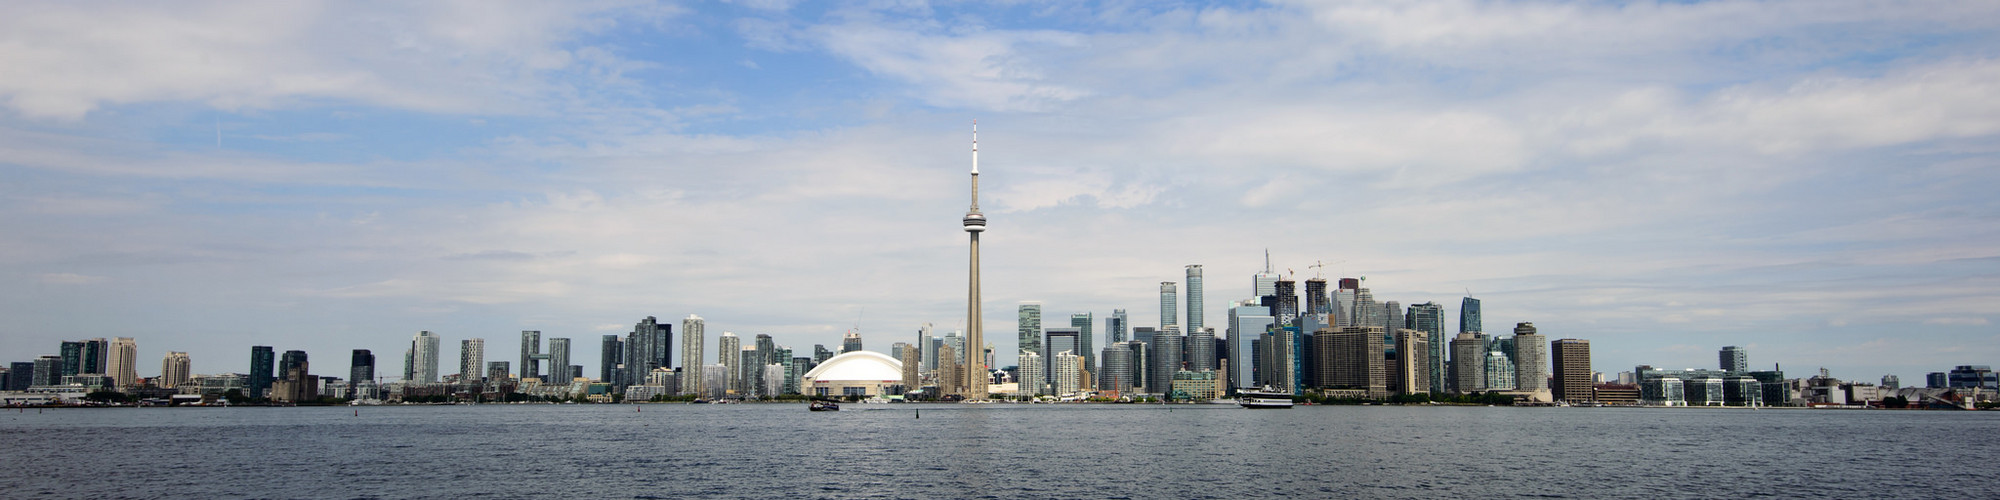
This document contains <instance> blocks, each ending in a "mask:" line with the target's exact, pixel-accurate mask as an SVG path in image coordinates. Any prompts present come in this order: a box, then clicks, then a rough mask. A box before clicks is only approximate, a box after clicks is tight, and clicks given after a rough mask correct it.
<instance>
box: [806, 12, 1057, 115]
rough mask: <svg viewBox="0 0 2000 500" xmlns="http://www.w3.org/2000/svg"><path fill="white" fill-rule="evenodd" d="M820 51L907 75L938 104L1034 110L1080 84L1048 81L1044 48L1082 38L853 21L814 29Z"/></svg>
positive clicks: (920, 95)
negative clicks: (924, 28)
mask: <svg viewBox="0 0 2000 500" xmlns="http://www.w3.org/2000/svg"><path fill="white" fill-rule="evenodd" d="M812 36H813V37H814V39H815V40H816V41H817V42H818V43H820V44H822V45H823V46H825V47H826V49H827V51H829V52H832V53H834V54H836V55H839V56H841V57H844V58H847V59H849V60H851V61H853V62H854V64H856V65H858V66H861V67H862V68H866V69H867V70H869V71H871V72H874V73H876V74H878V75H882V76H885V77H888V78H891V79H895V80H899V81H902V82H905V83H909V84H911V85H913V86H914V87H915V92H916V97H917V98H918V99H920V100H922V101H924V102H925V103H927V104H930V105H933V106H940V107H967V108H973V109H982V110H991V111H1039V110H1047V109H1051V107H1053V106H1056V105H1059V104H1061V103H1063V102H1066V101H1072V100H1075V99H1078V98H1082V97H1084V96H1086V95H1088V94H1089V93H1088V92H1087V91H1085V90H1083V89H1079V88H1074V87H1071V86H1067V85H1062V84H1057V83H1053V82H1052V81H1051V79H1050V78H1049V77H1048V75H1047V74H1046V70H1045V68H1044V67H1043V65H1041V64H1038V63H1037V62H1036V61H1037V60H1038V59H1040V57H1036V56H1043V57H1046V56H1048V55H1051V54H1054V53H1058V52H1059V51H1062V50H1068V49H1074V48H1076V47H1078V46H1079V45H1081V44H1082V43H1083V39H1082V38H1081V37H1079V36H1076V35H1074V34H1071V33H1065V32H1059V31H1005V30H991V31H988V30H978V31H972V32H967V33H947V34H937V33H929V32H925V31H921V30H911V29H904V28H900V27H896V26H887V25H877V24H871V23H865V22H854V23H848V24H843V25H835V26H825V27H821V28H819V29H817V30H815V31H814V32H813V35H812Z"/></svg>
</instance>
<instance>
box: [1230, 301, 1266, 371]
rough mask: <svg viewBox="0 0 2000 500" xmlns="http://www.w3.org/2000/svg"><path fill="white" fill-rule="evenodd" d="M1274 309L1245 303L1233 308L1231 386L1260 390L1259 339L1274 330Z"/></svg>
mask: <svg viewBox="0 0 2000 500" xmlns="http://www.w3.org/2000/svg"><path fill="white" fill-rule="evenodd" d="M1271 324H1272V318H1271V310H1270V309H1269V308H1266V307H1264V306H1261V305H1257V301H1254V300H1245V301H1242V302H1239V303H1237V304H1236V306H1235V307H1231V308H1229V332H1228V334H1229V383H1230V384H1232V385H1235V386H1236V387H1237V388H1256V387H1257V386H1258V383H1257V366H1258V363H1257V361H1258V359H1259V357H1258V356H1257V354H1256V353H1257V338H1258V337H1261V336H1263V335H1264V333H1265V332H1267V331H1269V330H1270V329H1271Z"/></svg>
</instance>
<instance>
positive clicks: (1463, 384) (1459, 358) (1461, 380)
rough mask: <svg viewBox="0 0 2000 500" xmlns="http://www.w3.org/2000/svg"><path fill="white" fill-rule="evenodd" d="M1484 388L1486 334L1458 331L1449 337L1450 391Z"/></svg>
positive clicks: (1474, 390) (1459, 391) (1479, 389)
mask: <svg viewBox="0 0 2000 500" xmlns="http://www.w3.org/2000/svg"><path fill="white" fill-rule="evenodd" d="M1484 390H1486V335H1485V334H1482V333H1479V332H1458V336H1457V338H1453V339H1451V391H1452V392H1454V393H1457V394H1471V393H1474V392H1478V391H1484Z"/></svg>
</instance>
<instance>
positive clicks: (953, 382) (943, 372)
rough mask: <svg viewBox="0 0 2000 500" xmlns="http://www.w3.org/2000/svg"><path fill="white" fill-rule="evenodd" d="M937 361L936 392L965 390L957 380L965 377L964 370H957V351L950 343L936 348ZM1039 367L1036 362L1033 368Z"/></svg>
mask: <svg viewBox="0 0 2000 500" xmlns="http://www.w3.org/2000/svg"><path fill="white" fill-rule="evenodd" d="M1022 355H1023V356H1037V354H1035V353H1032V352H1031V353H1024V354H1022ZM937 359H938V367H937V377H938V381H937V386H938V391H940V392H950V391H952V389H951V388H953V387H957V388H959V389H958V390H959V391H965V390H967V389H965V385H966V384H965V383H964V381H961V380H959V379H960V378H963V377H964V376H965V370H962V369H959V364H958V351H957V350H955V349H953V348H952V346H951V344H950V343H945V344H944V345H942V346H939V347H938V357H937ZM1024 362H1026V361H1024ZM1040 365H1041V364H1040V363H1039V362H1037V363H1036V364H1035V365H1034V366H1040ZM1029 369H1030V370H1032V369H1033V368H1032V367H1030V368H1029Z"/></svg>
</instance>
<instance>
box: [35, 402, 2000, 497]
mask: <svg viewBox="0 0 2000 500" xmlns="http://www.w3.org/2000/svg"><path fill="white" fill-rule="evenodd" d="M804 406H805V405H803V404H796V405H793V404H786V405H756V404H748V405H641V406H637V407H635V406H631V405H561V406H554V405H532V406H515V405H485V406H426V407H365V408H360V409H359V412H360V416H355V415H354V412H355V411H356V410H355V409H353V408H346V407H331V408H136V409H123V408H120V409H60V410H47V411H44V412H38V411H37V410H33V409H30V410H27V411H25V412H16V411H13V410H9V411H7V412H6V413H5V414H0V446H4V448H5V450H6V452H5V456H6V460H5V461H4V466H0V479H4V481H3V482H0V485H4V486H0V488H5V490H4V496H5V497H7V498H33V497H89V498H191V497H226V498H245V497H257V498H272V497H275V498H296V497H315V498H462V497H469V496H485V497H544V498H546V497H568V498H688V497H758V498H767V497H786V498H822V497H827V498H849V497H872V498H963V497H990V498H1043V497H1060V498H1229V499H1237V498H1256V497H1271V496H1300V497H1312V498H1493V497H1545V498H1741V497H1759V496H1761V497H1776V498H1807V497H1821V498H1859V497H1924V498H1937V497H1965V498H1994V497H1996V495H2000V490H1996V489H1995V488H1996V484H1995V482H1996V478H2000V446H1996V445H2000V412H1927V411H1824V410H1817V411H1816V410H1765V411H1744V410H1718V409H1614V408H1505V407H1502V408H1492V407H1355V406H1331V407H1299V408H1294V409H1290V410H1242V409H1237V408H1235V407H1231V406H1219V405H1175V406H1157V405H1152V406H1138V405H997V404H996V405H859V404H850V405H845V406H844V407H843V411H840V412H821V413H812V412H807V411H806V410H805V407H804Z"/></svg>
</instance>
